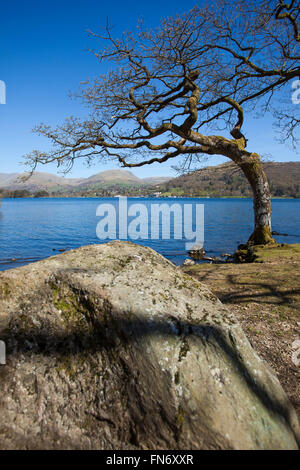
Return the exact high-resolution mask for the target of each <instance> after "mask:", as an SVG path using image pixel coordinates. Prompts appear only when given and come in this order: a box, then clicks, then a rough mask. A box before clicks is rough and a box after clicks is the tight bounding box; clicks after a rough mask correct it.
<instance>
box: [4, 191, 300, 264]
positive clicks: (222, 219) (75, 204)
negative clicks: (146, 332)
mask: <svg viewBox="0 0 300 470" xmlns="http://www.w3.org/2000/svg"><path fill="white" fill-rule="evenodd" d="M118 201H119V200H118V198H41V199H40V198H33V199H3V200H2V205H1V207H0V270H5V269H10V268H13V267H16V266H21V265H24V264H27V263H30V262H32V261H37V260H40V259H43V258H46V257H49V256H53V255H55V254H58V253H59V252H58V250H61V249H66V250H68V249H72V248H77V247H79V246H82V245H87V244H94V243H104V242H107V241H109V240H100V239H99V238H98V237H97V235H96V226H97V224H98V222H99V220H100V219H101V217H99V216H97V215H96V209H97V207H98V205H99V204H103V203H106V204H113V205H115V207H117V205H118ZM127 202H128V207H130V205H131V204H137V203H138V204H145V205H146V207H147V208H148V209H149V213H150V205H151V204H162V203H167V204H168V205H171V204H175V203H176V204H179V205H180V206H181V207H182V209H183V207H184V206H183V205H184V204H193V207H195V204H204V214H205V223H204V248H205V251H206V253H207V255H208V256H218V255H220V254H221V253H232V252H233V251H234V250H235V249H236V247H237V245H238V244H239V243H245V242H246V241H247V239H248V237H249V235H250V233H251V232H252V228H253V210H252V199H229V198H228V199H206V198H205V199H203V198H199V199H194V198H193V199H190V198H184V199H181V198H180V199H176V198H174V199H173V198H168V199H158V198H155V199H151V198H128V201H127ZM272 211H273V212H272V229H273V230H275V231H277V232H280V233H287V234H288V236H276V237H275V238H276V240H277V241H278V242H279V243H300V199H274V200H273V201H272ZM194 215H195V214H194ZM132 219H135V217H128V222H130V220H132ZM117 220H118V218H117ZM194 222H195V221H194ZM149 224H150V221H149ZM173 225H174V224H173V218H172V217H171V239H170V240H162V239H158V240H154V239H153V240H151V239H146V240H134V242H135V243H139V244H143V245H146V246H150V247H151V248H153V249H154V250H156V251H158V252H159V253H161V254H162V255H164V256H166V257H167V258H169V259H170V260H171V261H173V262H175V263H177V264H182V263H183V261H184V259H185V258H186V257H187V252H186V247H185V242H186V241H187V240H185V239H177V240H174V238H173ZM149 227H150V225H149ZM117 230H118V227H117ZM160 236H161V234H160Z"/></svg>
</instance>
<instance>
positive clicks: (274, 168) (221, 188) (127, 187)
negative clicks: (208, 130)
mask: <svg viewBox="0 0 300 470" xmlns="http://www.w3.org/2000/svg"><path fill="white" fill-rule="evenodd" d="M263 166H264V170H265V172H266V174H267V177H268V180H269V185H270V191H271V195H272V197H297V198H298V197H299V198H300V162H265V163H263ZM22 176H23V175H21V174H18V173H10V174H7V173H0V194H1V193H2V195H6V196H8V197H11V196H12V197H16V195H17V196H20V194H19V193H20V190H21V191H25V192H27V194H26V195H27V196H28V195H30V194H28V192H29V193H34V194H36V195H37V194H38V195H39V192H41V191H42V192H43V191H44V192H46V194H41V195H50V196H51V195H58V196H70V195H71V196H94V195H97V196H111V195H116V194H123V195H127V196H143V195H150V196H151V195H153V194H154V193H155V192H157V193H160V194H161V195H162V196H183V197H197V196H199V197H201V196H205V197H207V196H209V197H252V191H251V188H250V185H249V183H248V181H247V180H246V178H245V176H244V175H243V173H242V171H241V170H240V169H239V168H238V167H237V166H236V165H235V164H233V163H231V162H228V163H224V164H221V165H217V166H211V167H206V168H202V169H200V170H196V171H192V172H190V173H188V174H184V175H181V176H179V177H177V178H171V177H164V176H162V177H159V176H157V177H147V178H138V177H137V176H135V175H134V174H133V173H132V172H131V171H128V170H108V171H102V172H100V173H97V174H95V175H92V176H90V177H89V178H66V177H63V176H57V175H53V174H51V173H42V172H36V173H34V174H33V175H32V176H31V177H30V178H29V179H28V180H26V181H22V180H21V178H22ZM8 192H11V193H14V192H16V193H17V194H7V193H8ZM5 193H6V194H5ZM26 195H25V196H26Z"/></svg>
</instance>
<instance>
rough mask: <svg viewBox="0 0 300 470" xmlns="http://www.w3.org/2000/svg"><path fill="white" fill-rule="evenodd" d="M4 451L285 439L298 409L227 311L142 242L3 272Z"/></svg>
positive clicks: (0, 437)
mask: <svg viewBox="0 0 300 470" xmlns="http://www.w3.org/2000/svg"><path fill="white" fill-rule="evenodd" d="M0 339H2V340H4V341H5V342H6V345H7V364H6V365H2V366H0V385H1V396H0V414H1V422H0V448H2V449H63V448H64V449H296V448H297V436H298V442H299V428H298V422H297V418H296V414H295V412H294V410H293V408H292V407H291V405H290V403H289V401H288V399H287V397H286V395H285V393H284V392H283V390H282V388H281V386H280V384H279V382H278V380H277V378H276V377H275V375H274V374H273V373H272V371H270V370H269V368H268V366H267V365H266V364H265V363H264V362H263V361H262V360H261V359H260V358H259V357H258V356H257V355H256V353H255V352H254V351H253V349H252V348H251V346H250V344H249V342H248V341H247V339H246V337H245V335H244V333H243V331H242V330H241V328H240V326H239V325H238V323H237V322H236V320H235V318H234V316H233V315H231V314H230V313H229V312H228V310H227V309H226V308H225V307H224V306H223V305H222V304H221V302H220V301H219V300H218V299H217V298H216V297H215V296H214V295H213V294H212V293H211V292H210V291H209V290H208V289H207V288H206V287H205V286H204V285H202V284H200V283H198V282H196V281H195V280H193V279H192V278H190V277H189V276H186V275H185V274H183V273H182V272H181V271H180V270H179V269H178V268H177V267H176V266H174V265H172V264H171V263H170V262H169V261H167V260H166V259H164V258H163V257H162V256H160V255H159V254H157V253H155V252H154V251H153V250H151V249H149V248H145V247H142V246H138V245H134V244H132V243H129V242H119V241H115V242H111V243H107V244H103V245H94V246H85V247H82V248H79V249H77V250H73V251H69V252H67V253H64V254H62V255H58V256H54V257H52V258H50V259H47V260H44V261H40V262H38V263H34V264H30V265H28V266H25V267H22V268H18V269H13V270H9V271H6V272H3V273H1V275H0Z"/></svg>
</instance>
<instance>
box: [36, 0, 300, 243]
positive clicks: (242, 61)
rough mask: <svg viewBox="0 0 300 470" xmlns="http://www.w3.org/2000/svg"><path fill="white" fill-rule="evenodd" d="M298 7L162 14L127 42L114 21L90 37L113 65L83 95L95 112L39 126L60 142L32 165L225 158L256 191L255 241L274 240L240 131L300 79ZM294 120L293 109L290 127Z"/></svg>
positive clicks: (258, 171)
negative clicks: (247, 118)
mask: <svg viewBox="0 0 300 470" xmlns="http://www.w3.org/2000/svg"><path fill="white" fill-rule="evenodd" d="M299 10H300V8H299V1H291V2H290V3H289V4H286V3H283V1H279V2H278V1H265V0H250V1H247V2H245V1H243V0H237V1H235V2H229V1H227V0H216V1H215V2H214V3H213V7H212V6H206V7H203V8H202V7H198V6H196V7H195V8H193V9H192V10H191V11H189V12H187V13H186V14H184V15H182V16H177V17H176V18H168V19H165V20H163V21H162V22H161V24H160V26H159V27H158V28H157V29H156V30H144V28H143V24H142V23H141V24H139V25H138V28H137V31H136V33H134V34H133V33H131V32H126V33H125V34H124V35H123V36H122V37H121V38H120V39H115V38H114V37H113V35H112V32H111V29H110V28H109V27H108V26H107V28H106V32H105V35H104V36H101V35H96V34H93V35H94V36H95V37H96V38H98V39H99V40H100V42H101V46H102V45H103V42H106V43H107V45H106V46H105V47H103V48H102V49H101V50H100V52H98V51H93V52H94V54H95V56H96V57H97V59H98V60H100V61H101V62H103V61H111V62H112V63H113V68H112V69H111V70H110V71H109V72H107V73H106V74H105V75H102V76H100V77H98V78H97V79H96V80H94V81H93V82H92V83H87V84H85V86H84V87H82V88H81V90H80V91H79V93H78V94H77V97H79V98H80V99H82V101H83V103H84V104H85V105H87V106H88V107H89V108H90V110H91V113H90V115H89V117H88V118H87V119H86V120H80V119H76V118H73V117H71V118H68V119H66V121H65V122H64V124H63V125H61V126H59V127H57V128H55V129H51V128H49V127H48V126H46V125H44V124H42V125H40V126H38V127H37V128H36V129H35V131H36V132H37V133H38V134H40V135H44V136H47V137H48V138H50V139H51V140H52V142H53V144H54V147H53V151H51V152H50V153H47V154H46V153H42V152H39V151H33V152H32V153H31V154H30V155H27V160H28V163H29V165H30V166H31V169H32V170H34V169H35V168H36V166H37V164H38V163H42V164H45V163H49V162H57V164H58V166H61V167H62V168H63V169H64V170H65V171H68V170H69V169H70V168H71V167H72V165H73V163H74V161H75V159H78V158H84V159H85V160H87V161H88V162H90V161H92V160H93V161H94V160H95V158H97V157H98V158H100V159H103V158H109V159H112V158H113V159H117V161H118V162H119V163H120V164H121V165H122V166H124V167H129V168H132V167H140V166H143V165H150V164H152V163H154V162H159V163H163V162H165V161H167V160H170V159H173V158H175V157H177V156H179V155H182V156H183V158H187V159H188V160H190V161H191V160H192V159H193V158H199V155H223V156H225V157H228V158H229V159H231V160H232V161H233V162H234V163H235V164H236V165H238V167H240V168H241V169H242V171H243V172H244V174H245V176H246V178H247V180H248V181H249V183H250V185H251V187H252V190H253V195H254V213H255V227H254V231H253V233H252V235H251V236H250V239H249V242H251V243H254V244H265V243H270V242H271V243H272V242H274V240H273V238H272V235H271V205H270V191H269V186H268V181H267V178H266V176H265V173H264V171H263V168H262V164H261V161H260V157H259V155H258V154H257V153H255V152H252V151H248V150H246V146H247V139H246V136H245V135H244V133H243V132H242V128H243V124H244V119H245V117H244V116H245V115H246V113H251V112H253V110H254V109H255V108H256V109H257V107H258V106H259V109H260V110H261V111H262V112H263V113H265V112H268V111H270V110H271V109H272V106H274V103H278V102H279V101H280V97H281V93H282V92H283V90H284V89H285V88H284V87H286V85H287V84H288V82H290V81H291V80H294V79H295V78H297V77H298V76H299V75H300V67H299V58H300V54H299V52H300V51H299V29H298V15H299ZM276 100H277V101H276ZM276 107H277V111H278V106H277V105H276ZM295 108H296V107H295ZM294 122H295V121H294V117H293V120H292V119H291V120H290V121H289V115H287V120H286V121H285V125H286V126H288V127H289V126H290V125H293V124H294ZM216 128H217V129H218V134H216V133H215V131H213V129H216ZM227 132H228V134H227ZM220 134H221V135H220Z"/></svg>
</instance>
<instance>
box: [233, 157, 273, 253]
mask: <svg viewBox="0 0 300 470" xmlns="http://www.w3.org/2000/svg"><path fill="white" fill-rule="evenodd" d="M239 166H240V168H241V169H242V171H243V172H244V174H245V176H246V178H247V180H248V181H249V183H250V185H251V188H252V191H253V206H254V231H253V233H252V235H251V236H250V238H249V240H248V243H249V244H253V245H266V244H269V243H276V241H275V240H274V238H273V237H272V233H271V196H270V189H269V183H268V180H267V177H266V174H265V172H264V169H263V166H262V163H261V161H260V158H259V155H257V154H256V153H252V154H251V156H250V157H247V158H246V159H245V160H244V159H243V162H241V163H240V164H239Z"/></svg>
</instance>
